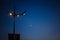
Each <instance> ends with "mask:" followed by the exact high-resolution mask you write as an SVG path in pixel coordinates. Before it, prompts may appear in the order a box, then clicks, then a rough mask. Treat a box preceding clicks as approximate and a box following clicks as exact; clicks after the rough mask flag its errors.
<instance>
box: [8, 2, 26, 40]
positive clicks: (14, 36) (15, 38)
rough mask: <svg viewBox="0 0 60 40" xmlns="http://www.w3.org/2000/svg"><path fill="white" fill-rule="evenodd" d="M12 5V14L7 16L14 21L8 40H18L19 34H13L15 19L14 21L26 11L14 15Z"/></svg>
mask: <svg viewBox="0 0 60 40" xmlns="http://www.w3.org/2000/svg"><path fill="white" fill-rule="evenodd" d="M13 5H14V12H12V11H10V12H9V16H13V19H14V21H13V33H9V34H8V40H20V34H16V33H15V25H16V24H15V19H16V17H19V16H23V15H25V13H26V11H23V12H22V13H20V14H16V13H15V10H16V7H15V2H14V4H13Z"/></svg>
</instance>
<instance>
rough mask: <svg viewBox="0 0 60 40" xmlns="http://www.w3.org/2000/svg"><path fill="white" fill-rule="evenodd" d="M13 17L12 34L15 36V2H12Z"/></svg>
mask: <svg viewBox="0 0 60 40" xmlns="http://www.w3.org/2000/svg"><path fill="white" fill-rule="evenodd" d="M13 5H14V16H13V18H14V23H13V33H14V34H15V1H14V4H13Z"/></svg>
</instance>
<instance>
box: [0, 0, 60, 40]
mask: <svg viewBox="0 0 60 40" xmlns="http://www.w3.org/2000/svg"><path fill="white" fill-rule="evenodd" d="M14 1H15V4H16V13H20V12H22V11H24V10H27V13H26V15H25V16H22V17H18V18H16V33H18V34H20V35H21V40H59V39H60V1H59V0H14ZM9 10H12V11H13V1H12V0H0V40H8V33H13V31H12V30H13V17H10V16H8V12H9Z"/></svg>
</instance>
